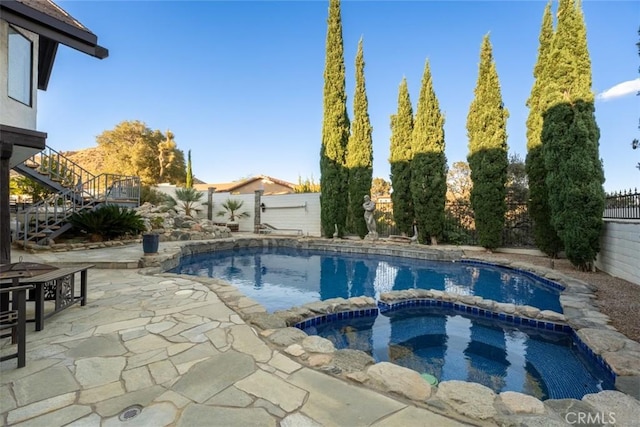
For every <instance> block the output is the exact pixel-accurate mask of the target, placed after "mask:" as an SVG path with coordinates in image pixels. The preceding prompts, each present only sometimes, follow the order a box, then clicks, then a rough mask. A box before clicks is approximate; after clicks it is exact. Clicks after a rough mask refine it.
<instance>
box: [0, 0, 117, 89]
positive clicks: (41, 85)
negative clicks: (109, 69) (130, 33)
mask: <svg viewBox="0 0 640 427" xmlns="http://www.w3.org/2000/svg"><path fill="white" fill-rule="evenodd" d="M0 12H1V16H2V19H3V20H5V21H7V22H8V23H10V24H12V25H15V26H17V27H21V28H24V29H25V30H28V31H32V32H34V33H36V34H38V35H39V36H40V37H39V49H38V89H41V90H47V86H48V84H49V77H50V76H51V71H52V69H53V63H54V60H55V56H56V52H57V51H58V44H60V43H62V44H64V45H65V46H69V47H71V48H73V49H76V50H79V51H80V52H83V53H86V54H87V55H91V56H94V57H96V58H98V59H104V58H106V57H107V56H109V51H108V50H107V49H105V48H104V47H102V46H100V45H98V37H97V36H96V35H95V34H93V33H92V32H91V31H90V30H89V29H88V28H87V27H85V26H84V25H82V24H81V23H80V22H79V21H78V20H77V19H75V18H74V17H72V16H71V15H69V14H68V13H67V12H66V11H65V10H64V9H62V8H61V7H60V6H58V5H56V4H55V3H54V2H53V1H51V0H2V1H1V2H0Z"/></svg>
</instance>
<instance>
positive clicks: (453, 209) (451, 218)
mask: <svg viewBox="0 0 640 427" xmlns="http://www.w3.org/2000/svg"><path fill="white" fill-rule="evenodd" d="M445 213H446V218H445V227H444V232H443V236H442V243H449V244H455V245H477V244H478V235H477V232H476V228H475V218H474V214H473V209H472V208H471V204H470V203H469V202H450V203H447V204H446V205H445ZM375 214H376V221H377V226H378V234H379V236H380V237H389V236H390V235H394V234H399V232H398V228H397V226H396V224H395V221H394V220H393V205H392V203H390V202H388V203H380V202H378V203H377V205H376V212H375ZM502 246H503V247H534V246H535V245H534V240H533V223H532V221H531V218H530V216H529V212H528V210H527V205H526V203H507V212H506V214H505V222H504V227H503V229H502Z"/></svg>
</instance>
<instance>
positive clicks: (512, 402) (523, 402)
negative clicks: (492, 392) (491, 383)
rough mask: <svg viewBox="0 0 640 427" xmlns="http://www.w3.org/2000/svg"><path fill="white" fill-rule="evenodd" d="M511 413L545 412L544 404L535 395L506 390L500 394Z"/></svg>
mask: <svg viewBox="0 0 640 427" xmlns="http://www.w3.org/2000/svg"><path fill="white" fill-rule="evenodd" d="M498 400H499V401H500V403H502V404H503V405H504V407H505V408H506V412H507V413H509V414H544V404H543V403H542V402H541V401H540V400H538V399H536V398H535V397H533V396H529V395H527V394H523V393H517V392H515V391H504V392H502V393H500V395H499V396H498Z"/></svg>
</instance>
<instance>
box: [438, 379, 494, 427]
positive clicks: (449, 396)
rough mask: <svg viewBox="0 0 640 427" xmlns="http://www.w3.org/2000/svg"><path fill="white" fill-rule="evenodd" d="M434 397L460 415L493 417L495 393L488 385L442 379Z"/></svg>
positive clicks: (476, 417) (482, 417)
mask: <svg viewBox="0 0 640 427" xmlns="http://www.w3.org/2000/svg"><path fill="white" fill-rule="evenodd" d="M436 397H437V398H438V399H439V400H440V401H442V402H443V403H445V404H447V405H448V406H450V407H451V408H452V409H453V410H455V411H456V412H459V413H460V414H462V415H465V416H467V417H471V418H474V419H479V420H486V419H490V418H493V417H494V416H495V415H496V414H497V413H498V411H497V410H496V408H495V407H494V406H493V401H494V400H495V398H496V394H495V393H494V392H493V390H491V389H490V388H488V387H485V386H483V385H482V384H478V383H468V382H465V381H456V380H454V381H444V382H441V383H440V385H438V392H437V393H436Z"/></svg>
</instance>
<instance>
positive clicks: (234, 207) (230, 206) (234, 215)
mask: <svg viewBox="0 0 640 427" xmlns="http://www.w3.org/2000/svg"><path fill="white" fill-rule="evenodd" d="M243 205H244V200H237V199H227V201H226V202H224V203H223V204H222V207H223V208H224V209H225V210H223V211H219V212H218V214H217V215H218V216H225V215H227V217H228V219H229V222H236V221H237V220H238V219H240V218H247V217H248V216H249V212H247V211H242V212H239V211H240V209H241V208H242V206H243Z"/></svg>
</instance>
